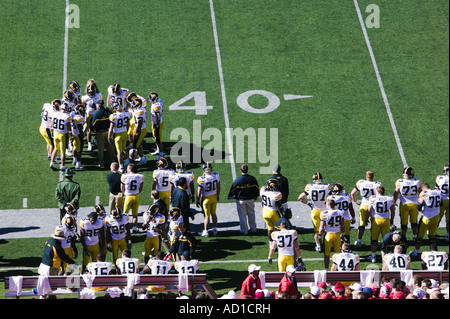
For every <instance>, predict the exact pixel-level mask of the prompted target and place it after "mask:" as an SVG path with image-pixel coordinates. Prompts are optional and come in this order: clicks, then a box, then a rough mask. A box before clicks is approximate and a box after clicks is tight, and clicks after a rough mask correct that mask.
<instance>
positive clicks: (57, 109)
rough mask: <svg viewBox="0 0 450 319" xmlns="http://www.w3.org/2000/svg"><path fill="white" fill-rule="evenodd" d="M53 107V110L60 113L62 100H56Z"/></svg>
mask: <svg viewBox="0 0 450 319" xmlns="http://www.w3.org/2000/svg"><path fill="white" fill-rule="evenodd" d="M52 107H53V110H55V111H57V112H58V111H59V110H60V108H61V100H58V99H54V100H53V101H52Z"/></svg>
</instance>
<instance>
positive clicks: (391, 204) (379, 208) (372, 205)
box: [366, 186, 395, 263]
mask: <svg viewBox="0 0 450 319" xmlns="http://www.w3.org/2000/svg"><path fill="white" fill-rule="evenodd" d="M384 193H385V189H384V187H383V186H378V187H377V189H376V191H375V196H370V198H369V208H368V209H367V212H368V214H367V217H366V218H367V220H366V225H367V224H368V222H369V218H371V220H372V227H371V242H370V245H371V250H372V254H371V261H372V262H373V263H374V262H375V261H376V251H377V248H378V237H379V236H380V234H381V238H383V237H384V235H386V234H387V233H389V231H391V230H392V228H391V225H394V217H395V200H394V196H391V195H387V196H385V194H384Z"/></svg>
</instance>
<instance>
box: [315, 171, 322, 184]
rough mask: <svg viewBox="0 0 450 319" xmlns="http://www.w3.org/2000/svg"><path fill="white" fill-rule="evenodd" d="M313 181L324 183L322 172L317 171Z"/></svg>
mask: <svg viewBox="0 0 450 319" xmlns="http://www.w3.org/2000/svg"><path fill="white" fill-rule="evenodd" d="M312 179H313V182H314V183H319V184H320V183H322V179H323V178H322V174H320V173H319V172H315V173H314V174H313V176H312Z"/></svg>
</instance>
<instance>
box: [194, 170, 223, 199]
mask: <svg viewBox="0 0 450 319" xmlns="http://www.w3.org/2000/svg"><path fill="white" fill-rule="evenodd" d="M219 182H220V175H219V173H212V174H211V175H206V174H205V175H202V176H200V177H199V178H198V179H197V183H198V186H200V187H201V188H202V197H206V196H211V195H215V194H217V185H218V184H219Z"/></svg>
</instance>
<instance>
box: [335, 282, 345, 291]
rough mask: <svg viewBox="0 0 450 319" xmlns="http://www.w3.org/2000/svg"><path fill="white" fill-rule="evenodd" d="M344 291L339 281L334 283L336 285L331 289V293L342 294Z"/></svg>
mask: <svg viewBox="0 0 450 319" xmlns="http://www.w3.org/2000/svg"><path fill="white" fill-rule="evenodd" d="M344 290H345V287H344V285H343V284H342V283H341V282H340V281H338V282H337V283H336V285H335V286H334V287H333V291H335V292H342V291H344Z"/></svg>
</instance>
